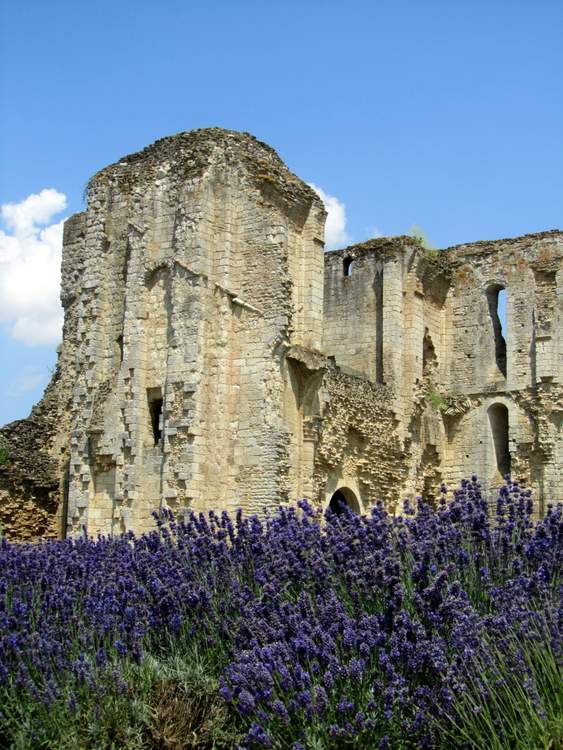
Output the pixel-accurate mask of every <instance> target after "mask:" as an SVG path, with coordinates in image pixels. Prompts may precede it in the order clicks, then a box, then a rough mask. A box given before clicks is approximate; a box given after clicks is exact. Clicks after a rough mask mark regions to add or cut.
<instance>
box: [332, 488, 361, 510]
mask: <svg viewBox="0 0 563 750" xmlns="http://www.w3.org/2000/svg"><path fill="white" fill-rule="evenodd" d="M328 507H329V508H330V509H331V511H332V512H333V513H336V515H337V516H339V515H340V514H341V513H343V512H344V509H345V508H350V510H351V511H353V512H354V513H359V512H360V504H359V503H358V500H357V498H356V496H355V495H354V493H353V492H352V490H349V489H347V488H346V489H343V488H341V489H339V490H336V492H335V493H334V494H333V496H332V497H331V498H330V503H329V505H328Z"/></svg>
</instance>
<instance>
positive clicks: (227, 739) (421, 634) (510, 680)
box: [0, 477, 563, 750]
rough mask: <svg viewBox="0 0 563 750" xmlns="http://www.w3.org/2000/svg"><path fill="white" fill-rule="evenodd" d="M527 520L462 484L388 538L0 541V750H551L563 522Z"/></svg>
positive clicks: (196, 534)
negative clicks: (449, 497) (172, 736)
mask: <svg viewBox="0 0 563 750" xmlns="http://www.w3.org/2000/svg"><path fill="white" fill-rule="evenodd" d="M531 515H532V501H531V497H530V493H529V491H527V490H525V489H523V488H521V487H520V486H519V485H518V484H517V483H515V482H514V483H513V482H510V481H508V480H507V482H506V485H505V486H504V487H503V488H502V489H501V491H500V492H499V496H498V501H497V506H496V509H494V513H491V512H490V508H488V507H487V504H486V502H485V501H484V499H483V497H482V494H481V489H480V485H479V483H478V482H477V479H476V478H475V477H473V478H472V480H471V481H464V482H463V483H462V485H461V487H460V488H459V490H457V491H456V492H455V493H454V497H453V499H452V500H451V501H450V502H446V495H445V488H443V493H442V497H441V500H440V502H439V503H438V505H437V507H436V508H432V507H430V506H428V505H425V504H423V503H419V505H418V507H417V509H416V513H415V511H414V509H412V508H410V507H409V506H408V505H407V506H405V509H404V513H403V515H401V516H395V517H394V516H390V515H389V514H387V513H386V512H385V510H384V509H383V507H382V506H381V505H378V506H376V507H375V508H373V510H372V512H371V514H370V515H368V516H362V517H360V516H356V515H354V514H353V513H352V512H351V511H349V510H347V509H346V508H343V509H342V512H341V513H340V514H338V515H336V514H334V513H331V512H330V511H329V512H328V514H327V516H326V517H325V518H322V517H319V516H318V515H317V514H316V513H315V512H314V511H313V509H312V508H311V507H310V506H308V505H307V503H305V502H303V503H301V504H300V509H299V510H297V509H287V508H280V509H279V510H278V511H277V512H276V513H275V514H274V515H273V516H272V517H270V518H267V519H265V520H262V521H261V520H259V519H257V518H255V517H250V518H246V517H244V516H243V515H242V513H238V514H237V516H236V518H235V519H231V518H229V517H228V516H227V514H222V515H220V516H218V515H216V514H214V513H211V514H210V515H209V517H207V518H205V517H203V516H201V515H200V516H195V515H192V516H190V518H189V519H187V520H186V521H185V522H178V521H176V520H175V519H174V518H173V516H172V515H171V514H170V513H166V512H164V513H162V514H160V516H159V517H158V519H157V523H158V527H157V529H156V530H155V531H154V532H153V533H151V534H147V535H145V536H142V537H139V538H136V537H135V536H133V535H132V534H125V535H123V536H120V537H115V538H100V539H97V540H92V539H88V538H87V537H83V538H81V539H77V540H66V541H61V542H50V543H44V544H40V545H35V546H32V545H11V544H9V543H7V542H6V541H3V542H1V543H0V745H2V746H7V747H14V748H22V749H23V748H30V747H32V748H34V747H38V748H39V747H41V748H57V749H59V748H67V747H68V748H74V747H84V748H100V749H101V748H104V749H105V748H111V747H115V748H151V747H163V748H164V747H170V748H172V747H175V748H176V747H177V748H180V747H186V748H188V747H202V748H203V747H209V748H211V747H216V748H221V747H224V748H227V747H233V748H234V747H240V748H244V749H246V750H254V749H256V748H275V749H278V750H286V749H288V748H293V750H301V749H302V748H308V749H309V748H310V749H313V750H314V749H315V748H318V749H319V750H320V749H321V748H346V747H350V748H366V749H367V748H370V749H371V748H381V749H383V748H392V749H393V750H400V749H401V748H405V749H406V748H413V749H414V748H454V749H455V748H460V749H461V748H468V749H471V750H501V749H502V750H507V749H509V748H514V749H515V750H524V749H526V750H534V749H535V748H538V750H539V749H540V748H542V749H544V748H545V749H547V748H550V747H551V748H554V749H555V748H556V747H557V746H558V744H557V743H558V742H560V741H561V737H562V726H563V719H562V714H563V690H562V681H561V673H560V662H561V643H562V642H563V641H562V638H561V626H562V623H563V609H562V608H561V581H560V569H561V561H562V555H563V553H562V550H563V545H562V537H563V531H562V529H563V507H562V506H558V507H557V508H549V510H548V513H547V515H546V517H545V518H544V519H543V520H541V521H539V522H537V523H535V524H534V523H533V522H532V520H531ZM184 698H185V700H184ZM170 701H172V703H171V702H170ZM166 710H167V711H168V712H169V714H170V716H169V718H168V719H167V721H170V722H172V724H171V725H170V726H171V727H172V729H173V728H174V724H175V723H176V724H177V726H176V735H175V739H174V742H175V743H176V744H174V742H172V740H170V739H168V740H167V739H166V737H168V738H169V737H170V732H168V734H167V732H165V731H164V730H162V727H161V724H162V722H163V721H164V719H163V718H162V717H163V713H164V712H165V711H166ZM196 719H197V721H196ZM190 721H191V724H189V722H190ZM186 722H188V723H186ZM194 722H195V724H197V726H195V724H194ZM161 730H162V731H161ZM167 731H168V730H167ZM167 742H168V744H166V743H167ZM550 743H551V744H550Z"/></svg>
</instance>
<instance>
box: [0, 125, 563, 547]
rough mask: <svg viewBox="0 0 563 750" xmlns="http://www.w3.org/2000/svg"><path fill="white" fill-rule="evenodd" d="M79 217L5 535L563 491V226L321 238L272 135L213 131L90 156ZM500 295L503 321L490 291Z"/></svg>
mask: <svg viewBox="0 0 563 750" xmlns="http://www.w3.org/2000/svg"><path fill="white" fill-rule="evenodd" d="M87 193H88V208H87V210H86V211H84V212H83V213H79V214H76V215H75V216H73V217H71V218H70V219H69V220H68V221H67V222H66V225H65V232H64V251H63V263H62V292H61V296H62V302H63V305H64V309H65V323H64V335H63V342H62V344H61V347H60V351H59V359H58V365H57V370H56V373H55V375H54V377H53V380H52V382H51V383H50V385H49V386H48V388H47V390H46V392H45V395H44V398H43V399H42V401H41V402H40V403H39V404H38V405H37V406H36V407H34V409H33V411H32V413H31V416H30V417H29V418H28V419H25V420H21V421H19V422H14V423H12V424H9V425H7V426H6V427H4V428H3V429H2V430H1V431H0V435H1V440H2V442H3V443H4V444H5V446H6V448H7V451H8V453H9V459H8V460H7V461H6V462H4V463H2V465H1V466H0V524H1V527H2V530H3V533H4V534H6V535H7V536H8V537H10V538H15V539H34V538H37V537H39V536H42V535H64V534H66V533H76V532H79V531H80V530H81V528H82V527H83V526H84V525H86V526H87V529H88V531H89V532H90V533H93V534H95V533H98V532H102V533H116V532H121V531H124V530H129V529H132V530H133V531H135V532H142V531H145V530H147V529H149V528H151V527H152V525H153V519H152V516H151V513H152V512H153V511H155V510H157V509H158V508H160V507H162V506H167V507H170V508H172V509H173V510H174V511H177V512H179V513H182V512H183V511H184V510H185V509H193V510H196V511H206V510H209V509H212V508H213V509H217V510H221V509H225V510H228V511H234V510H235V509H236V508H238V507H241V506H242V507H243V508H244V509H245V510H246V511H248V512H251V513H254V512H256V513H261V512H263V511H264V510H265V509H267V508H273V507H275V506H277V505H278V504H279V503H285V502H293V501H295V500H297V499H299V498H301V497H307V498H309V499H310V500H311V501H313V502H314V503H315V504H316V505H317V506H318V507H320V508H321V507H322V508H324V507H326V506H327V505H328V504H329V503H330V501H331V498H333V496H334V494H335V493H336V492H337V491H339V492H340V493H341V494H339V495H337V497H343V498H344V499H345V500H346V502H348V504H350V505H351V506H352V507H354V508H355V509H356V510H364V509H368V508H369V507H370V505H371V504H373V503H374V502H375V501H376V500H378V499H382V500H383V501H384V502H385V504H386V506H387V507H388V508H389V509H391V510H392V509H394V508H396V507H397V508H398V507H399V505H400V502H401V500H402V499H403V497H405V496H407V495H410V496H412V495H416V494H422V495H424V496H425V497H427V498H429V499H432V498H433V497H434V495H435V494H436V493H437V491H438V488H439V485H440V483H441V482H442V481H443V482H445V483H446V484H447V485H449V486H454V485H455V484H456V483H457V482H458V481H459V479H460V478H462V477H464V476H469V475H470V474H471V473H472V472H476V473H478V475H479V476H480V477H481V479H482V482H483V483H484V485H485V487H486V489H487V491H488V492H491V493H492V492H493V491H494V488H495V487H497V486H498V485H499V484H500V483H501V481H502V475H503V474H506V473H510V474H511V475H512V476H513V477H514V478H518V479H521V480H523V481H525V482H526V483H527V484H528V485H529V486H531V487H532V488H533V490H534V493H535V495H534V496H535V503H536V508H537V512H538V514H541V513H542V512H543V510H544V508H545V506H546V504H547V503H548V502H553V501H557V500H561V499H563V469H562V465H563V439H562V430H561V424H562V421H563V367H562V363H563V263H562V258H563V233H562V232H559V231H550V232H543V233H541V234H534V235H527V236H525V237H519V238H516V239H507V240H498V241H494V242H477V243H474V244H470V245H460V246H457V247H451V248H448V249H446V250H442V251H439V252H437V251H429V250H427V249H425V248H424V247H423V246H422V245H421V243H420V242H417V241H416V240H415V239H413V238H412V237H392V238H388V237H385V238H378V239H373V240H370V241H368V242H364V243H362V244H360V245H354V246H352V247H347V248H345V249H343V250H338V251H334V252H325V251H324V241H323V240H324V221H325V210H324V207H323V205H322V203H321V201H320V199H319V198H318V196H317V195H316V194H315V193H314V192H313V190H312V189H311V188H309V187H308V186H307V185H306V184H305V183H304V182H302V181H301V180H300V179H299V178H297V177H296V176H295V175H293V174H292V173H291V172H290V171H289V170H288V169H287V167H286V166H285V165H284V164H283V163H282V161H281V160H280V159H279V157H278V156H277V154H276V153H275V152H274V151H273V150H272V149H271V148H270V147H269V146H267V145H265V144H263V143H260V142H259V141H257V140H256V139H255V138H253V137H252V136H250V135H248V134H245V133H237V132H232V131H226V130H220V129H216V128H212V129H206V130H197V131H193V132H189V133H180V134H179V135H176V136H172V137H169V138H163V139H162V140H159V141H157V142H156V143H154V144H153V145H152V146H149V147H148V148H146V149H144V150H143V151H141V152H140V153H137V154H132V155H130V156H127V157H125V158H124V159H122V160H121V161H120V162H118V163H117V164H113V165H111V166H109V167H107V168H106V169H103V170H102V171H101V172H99V173H98V174H96V175H95V176H94V177H93V178H92V180H91V181H90V184H89V186H88V191H87ZM503 295H504V296H505V297H506V319H507V324H506V330H503V327H502V325H501V319H500V316H499V301H500V300H501V299H502V297H503Z"/></svg>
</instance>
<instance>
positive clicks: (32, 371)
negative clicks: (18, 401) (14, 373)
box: [6, 365, 47, 398]
mask: <svg viewBox="0 0 563 750" xmlns="http://www.w3.org/2000/svg"><path fill="white" fill-rule="evenodd" d="M46 380H47V376H46V373H45V371H44V370H42V369H41V368H39V367H34V366H32V365H27V366H26V367H24V368H23V370H22V372H21V374H20V376H19V377H18V378H17V379H16V380H14V381H13V382H12V383H10V384H9V385H8V388H7V390H6V395H7V396H9V397H10V398H18V397H19V396H23V395H24V394H26V393H29V392H30V391H34V390H35V389H36V388H38V387H39V386H41V385H44V384H45V382H46Z"/></svg>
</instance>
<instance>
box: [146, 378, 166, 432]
mask: <svg viewBox="0 0 563 750" xmlns="http://www.w3.org/2000/svg"><path fill="white" fill-rule="evenodd" d="M147 400H148V404H149V415H150V420H151V428H152V436H153V438H154V444H155V445H159V443H160V439H161V437H162V427H161V418H162V405H163V399H162V391H161V389H160V388H148V389H147Z"/></svg>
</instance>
